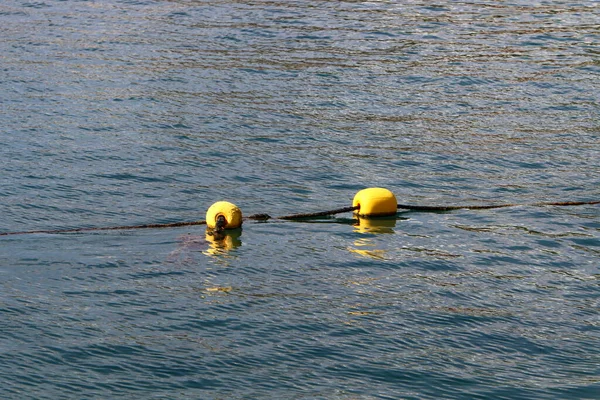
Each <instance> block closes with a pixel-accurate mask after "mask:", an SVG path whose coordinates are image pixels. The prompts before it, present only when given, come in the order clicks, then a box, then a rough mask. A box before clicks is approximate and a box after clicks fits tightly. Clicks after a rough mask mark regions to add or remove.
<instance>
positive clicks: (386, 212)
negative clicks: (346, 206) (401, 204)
mask: <svg viewBox="0 0 600 400" xmlns="http://www.w3.org/2000/svg"><path fill="white" fill-rule="evenodd" d="M357 206H358V207H360V208H359V209H358V210H356V211H355V214H358V216H360V217H384V216H390V215H396V213H397V212H398V203H397V201H396V196H394V193H392V192H390V191H389V190H387V189H384V188H368V189H363V190H361V191H360V192H358V193H356V195H355V196H354V200H353V201H352V207H357Z"/></svg>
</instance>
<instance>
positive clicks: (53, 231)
mask: <svg viewBox="0 0 600 400" xmlns="http://www.w3.org/2000/svg"><path fill="white" fill-rule="evenodd" d="M205 224H206V221H191V222H170V223H166V224H145V225H126V226H109V227H101V228H73V229H50V230H39V231H22V232H0V236H11V235H27V234H34V233H48V234H58V233H77V232H90V231H117V230H129V229H153V228H176V227H179V226H192V225H205Z"/></svg>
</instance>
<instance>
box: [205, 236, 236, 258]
mask: <svg viewBox="0 0 600 400" xmlns="http://www.w3.org/2000/svg"><path fill="white" fill-rule="evenodd" d="M240 236H242V230H241V229H231V230H225V231H221V232H217V231H214V230H212V229H206V235H205V237H206V241H207V242H208V244H209V248H208V249H206V250H205V251H203V253H204V254H206V255H212V256H215V255H222V254H226V253H228V252H229V251H231V250H233V249H235V248H238V247H240V246H241V245H242V240H241V239H240Z"/></svg>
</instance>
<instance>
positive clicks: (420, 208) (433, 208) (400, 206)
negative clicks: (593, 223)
mask: <svg viewBox="0 0 600 400" xmlns="http://www.w3.org/2000/svg"><path fill="white" fill-rule="evenodd" d="M592 204H600V200H595V201H559V202H552V203H533V204H530V205H529V206H531V207H546V206H558V207H567V206H583V205H592ZM520 205H521V204H511V203H509V204H488V205H478V206H412V205H407V204H398V209H406V210H414V211H452V210H489V209H492V208H506V207H517V206H520ZM524 206H527V204H524Z"/></svg>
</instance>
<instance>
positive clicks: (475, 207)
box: [0, 200, 600, 236]
mask: <svg viewBox="0 0 600 400" xmlns="http://www.w3.org/2000/svg"><path fill="white" fill-rule="evenodd" d="M594 204H600V200H595V201H561V202H550V203H533V204H529V206H530V207H546V206H554V207H566V206H583V205H594ZM521 205H523V204H513V203H508V204H488V205H473V206H417V205H407V204H398V209H404V210H412V211H432V212H435V211H438V212H443V211H453V210H488V209H493V208H507V207H517V206H521ZM525 206H527V205H526V204H525ZM359 209H360V206H353V207H343V208H337V209H334V210H328V211H320V212H314V213H304V214H290V215H282V216H279V217H271V216H270V215H269V214H253V215H250V216H248V217H245V218H244V219H249V220H256V221H267V220H269V219H281V220H288V221H293V220H303V219H310V218H318V217H327V216H331V215H335V214H341V213H346V212H350V211H357V210H359ZM194 225H206V221H204V220H200V221H188V222H170V223H166V224H144V225H125V226H109V227H99V228H72V229H49V230H36V231H20V232H0V236H12V235H27V234H41V233H46V234H59V233H78V232H93V231H117V230H130V229H155V228H177V227H181V226H194Z"/></svg>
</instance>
